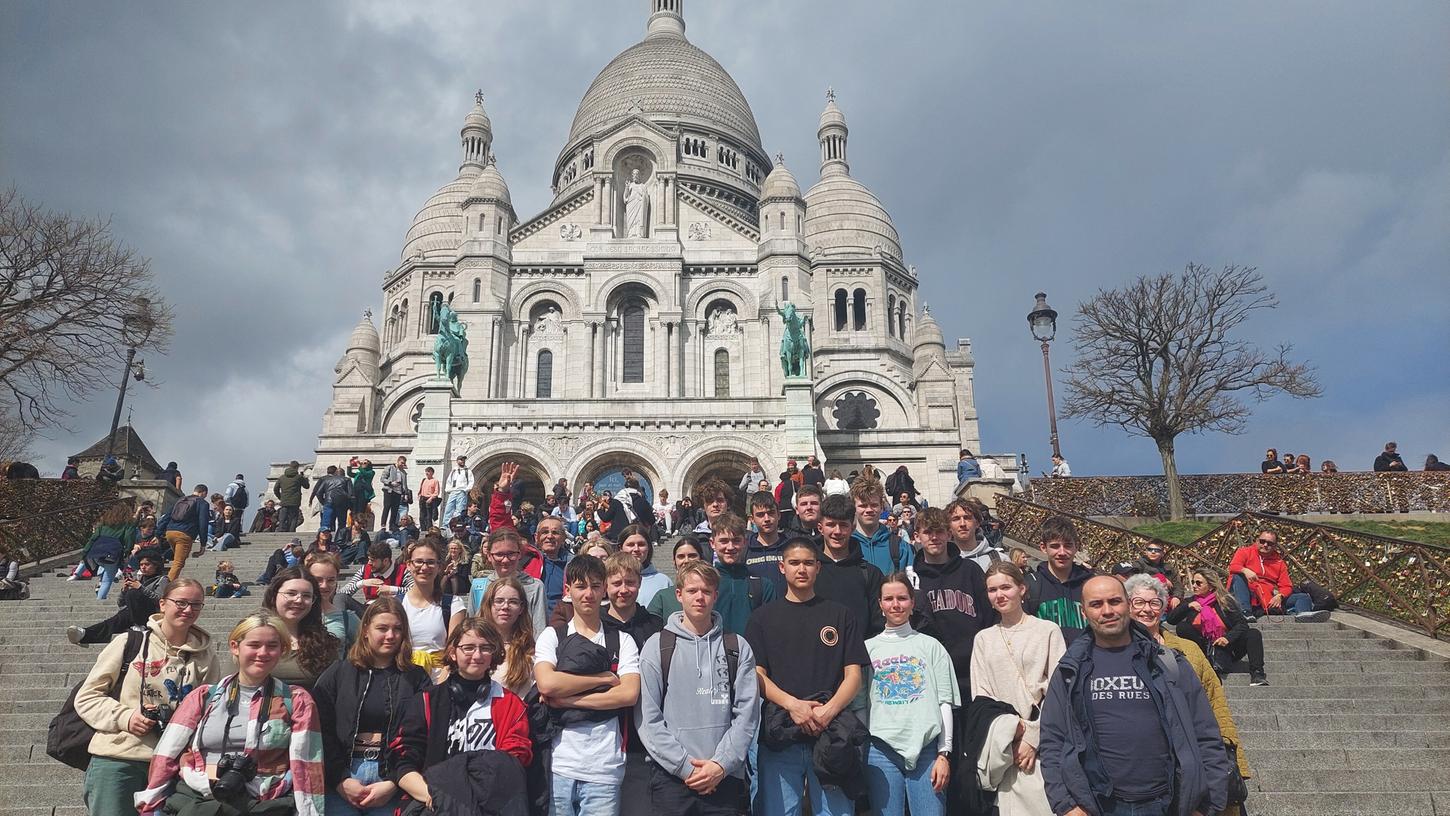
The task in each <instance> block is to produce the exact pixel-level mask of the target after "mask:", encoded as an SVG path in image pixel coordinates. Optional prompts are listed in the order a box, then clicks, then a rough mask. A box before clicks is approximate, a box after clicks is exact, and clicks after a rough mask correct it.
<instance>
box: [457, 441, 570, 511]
mask: <svg viewBox="0 0 1450 816" xmlns="http://www.w3.org/2000/svg"><path fill="white" fill-rule="evenodd" d="M504 462H515V463H517V464H518V466H519V472H518V476H517V477H516V478H517V481H518V482H520V483H521V484H522V485H523V494H522V498H523V501H526V502H529V503H531V504H533V505H534V506H535V507H542V506H543V505H544V495H545V494H546V493H547V492H548V490H549V489H550V488H552V487H553V484H554V482H553V481H552V480H551V479H550V474H549V470H548V468H546V467H544V466H543V465H542V464H540V463H539V461H538V460H537V459H535V458H533V457H532V456H529V455H527V454H522V453H516V452H501V453H492V454H489V455H488V456H485V457H483V458H482V459H480V460H478V462H477V464H475V465H474V466H473V480H474V485H475V491H476V493H477V494H478V495H480V496H483V497H487V496H489V495H490V494H491V493H492V492H493V486H494V483H495V482H497V481H498V474H499V471H500V470H501V469H502V468H503V463H504ZM516 495H517V494H516ZM484 511H485V512H487V507H486V506H485V507H484Z"/></svg>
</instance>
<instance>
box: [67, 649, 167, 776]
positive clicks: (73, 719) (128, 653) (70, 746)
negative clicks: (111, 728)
mask: <svg viewBox="0 0 1450 816" xmlns="http://www.w3.org/2000/svg"><path fill="white" fill-rule="evenodd" d="M146 634H147V633H146V630H144V629H138V628H131V629H128V630H126V648H125V649H124V650H122V652H121V671H120V673H119V674H117V675H116V682H115V683H113V684H111V690H110V692H109V694H110V696H111V698H112V699H120V694H121V684H122V683H124V682H125V681H126V672H127V671H129V670H130V668H131V661H132V660H135V659H136V655H138V654H140V652H141V646H142V645H143V644H144V643H145V639H146ZM85 682H86V681H84V680H82V681H81V682H79V683H76V685H75V688H73V689H71V690H70V696H69V697H66V698H65V704H64V705H62V706H61V707H60V713H58V714H56V715H55V717H53V718H52V719H51V721H50V730H49V733H48V734H47V735H46V738H45V753H46V755H47V756H49V757H50V758H51V759H58V760H60V761H61V762H64V763H65V764H67V765H69V766H71V767H72V768H75V769H76V770H78V771H84V770H85V769H86V768H87V767H88V766H89V765H90V764H91V737H94V736H95V735H96V730H95V729H94V728H91V726H90V724H89V723H87V722H86V721H85V720H83V719H81V715H80V714H79V713H78V712H77V711H76V693H77V692H79V691H80V690H81V686H82V685H84V684H85ZM142 682H145V680H144V678H143V680H142Z"/></svg>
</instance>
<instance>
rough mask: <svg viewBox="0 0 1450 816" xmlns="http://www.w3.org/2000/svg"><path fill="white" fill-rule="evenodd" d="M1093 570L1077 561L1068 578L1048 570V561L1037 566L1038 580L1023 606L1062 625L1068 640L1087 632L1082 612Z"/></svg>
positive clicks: (1027, 611) (1064, 635) (1064, 638)
mask: <svg viewBox="0 0 1450 816" xmlns="http://www.w3.org/2000/svg"><path fill="white" fill-rule="evenodd" d="M1095 574H1096V573H1094V572H1093V571H1092V570H1090V569H1088V568H1087V567H1084V566H1083V565H1082V564H1079V563H1076V562H1074V563H1073V565H1072V572H1069V573H1068V574H1067V580H1066V581H1059V580H1057V576H1056V575H1053V574H1052V570H1050V569H1048V566H1047V562H1046V561H1043V562H1042V563H1041V564H1038V565H1037V583H1035V584H1033V585H1032V592H1031V594H1030V595H1029V596H1028V598H1027V602H1026V603H1024V604H1023V605H1022V609H1023V610H1024V611H1025V612H1026V613H1027V614H1029V615H1036V616H1037V617H1039V618H1042V619H1043V620H1050V621H1052V622H1053V623H1055V624H1057V625H1058V626H1060V627H1062V638H1063V640H1066V641H1067V642H1068V643H1072V641H1073V639H1074V638H1076V637H1077V636H1078V635H1081V634H1082V633H1083V632H1085V631H1087V618H1085V617H1083V614H1082V585H1083V584H1084V583H1086V582H1087V579H1089V578H1091V577H1093V575H1095Z"/></svg>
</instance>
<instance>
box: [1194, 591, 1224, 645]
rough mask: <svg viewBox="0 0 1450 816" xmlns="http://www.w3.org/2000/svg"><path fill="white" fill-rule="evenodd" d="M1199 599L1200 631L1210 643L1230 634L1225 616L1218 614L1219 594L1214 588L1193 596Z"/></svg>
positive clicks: (1196, 599)
mask: <svg viewBox="0 0 1450 816" xmlns="http://www.w3.org/2000/svg"><path fill="white" fill-rule="evenodd" d="M1193 600H1195V601H1198V631H1199V632H1201V633H1203V636H1204V637H1205V638H1207V639H1208V642H1209V643H1212V642H1214V641H1215V640H1218V639H1219V638H1221V637H1223V636H1224V635H1227V634H1228V628H1227V627H1226V626H1224V623H1223V618H1221V617H1219V615H1218V596H1217V595H1215V594H1214V593H1213V592H1212V590H1210V591H1209V592H1205V593H1204V594H1202V595H1195V596H1193Z"/></svg>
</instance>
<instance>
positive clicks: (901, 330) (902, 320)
mask: <svg viewBox="0 0 1450 816" xmlns="http://www.w3.org/2000/svg"><path fill="white" fill-rule="evenodd" d="M896 319H897V321H899V323H898V327H897V334H898V335H899V336H900V337H901V338H902V339H903V340H904V339H906V301H904V300H903V301H901V308H900V309H899V310H898V311H897V313H896Z"/></svg>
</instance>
